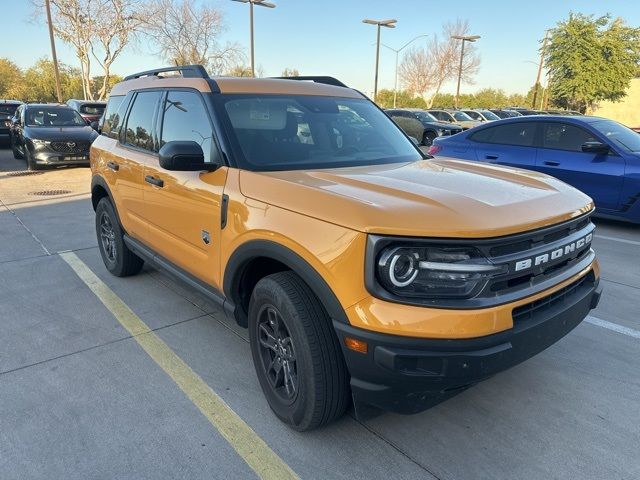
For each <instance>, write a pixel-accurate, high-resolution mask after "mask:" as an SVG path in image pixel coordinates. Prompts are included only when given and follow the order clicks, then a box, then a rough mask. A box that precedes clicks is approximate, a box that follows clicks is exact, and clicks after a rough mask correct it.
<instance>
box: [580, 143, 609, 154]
mask: <svg viewBox="0 0 640 480" xmlns="http://www.w3.org/2000/svg"><path fill="white" fill-rule="evenodd" d="M581 148H582V151H583V152H585V153H609V150H610V149H611V147H609V145H607V144H606V143H602V142H584V143H583V144H582V147H581Z"/></svg>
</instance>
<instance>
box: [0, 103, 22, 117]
mask: <svg viewBox="0 0 640 480" xmlns="http://www.w3.org/2000/svg"><path fill="white" fill-rule="evenodd" d="M17 109H18V105H0V115H13V114H14V113H16V110H17Z"/></svg>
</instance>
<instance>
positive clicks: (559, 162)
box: [429, 115, 640, 223]
mask: <svg viewBox="0 0 640 480" xmlns="http://www.w3.org/2000/svg"><path fill="white" fill-rule="evenodd" d="M429 153H430V154H431V155H435V156H444V157H453V158H461V159H464V160H475V161H479V162H485V163H495V164H499V165H508V166H513V167H520V168H526V169H530V170H537V171H539V172H543V173H546V174H549V175H552V176H554V177H557V178H559V179H560V180H562V181H564V182H566V183H568V184H569V185H572V186H574V187H576V188H578V189H579V190H582V191H583V192H584V193H586V194H587V195H589V196H590V197H591V198H592V199H593V201H594V202H595V205H596V214H597V215H600V216H604V217H610V218H616V219H620V220H626V221H630V222H634V223H640V135H638V134H637V133H635V132H634V131H633V130H631V129H629V128H627V127H625V126H624V125H622V124H620V123H618V122H615V121H613V120H609V119H606V118H599V117H589V116H583V115H580V116H578V115H575V116H558V115H554V116H552V115H547V116H530V117H520V118H510V119H504V120H500V121H499V122H494V123H490V124H486V125H483V126H482V127H478V128H476V129H474V130H469V131H467V132H463V133H461V134H460V135H456V136H455V137H451V138H439V139H436V140H435V141H434V144H433V146H431V148H430V149H429ZM532 188H537V187H535V186H533V185H532Z"/></svg>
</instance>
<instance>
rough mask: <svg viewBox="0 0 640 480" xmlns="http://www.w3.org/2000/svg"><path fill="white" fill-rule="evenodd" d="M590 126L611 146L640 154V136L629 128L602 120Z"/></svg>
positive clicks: (611, 121)
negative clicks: (605, 138)
mask: <svg viewBox="0 0 640 480" xmlns="http://www.w3.org/2000/svg"><path fill="white" fill-rule="evenodd" d="M591 125H592V126H593V127H594V128H595V129H596V130H598V131H599V132H600V133H601V134H602V135H604V136H605V137H607V140H609V141H610V142H611V143H612V144H613V146H615V147H622V148H624V149H625V150H627V151H629V152H640V135H638V134H637V133H636V132H634V131H633V130H631V129H630V128H627V127H625V126H624V125H622V124H620V123H618V122H614V121H613V120H602V121H599V122H594V123H592V124H591Z"/></svg>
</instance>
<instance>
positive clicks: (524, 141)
mask: <svg viewBox="0 0 640 480" xmlns="http://www.w3.org/2000/svg"><path fill="white" fill-rule="evenodd" d="M535 133H536V124H535V123H533V122H517V123H510V124H507V125H500V126H496V127H489V128H483V129H482V130H479V131H477V132H476V133H474V134H473V135H471V136H470V137H469V139H470V140H473V141H474V142H482V143H496V144H501V145H515V146H520V147H531V146H533V144H534V137H535Z"/></svg>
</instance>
